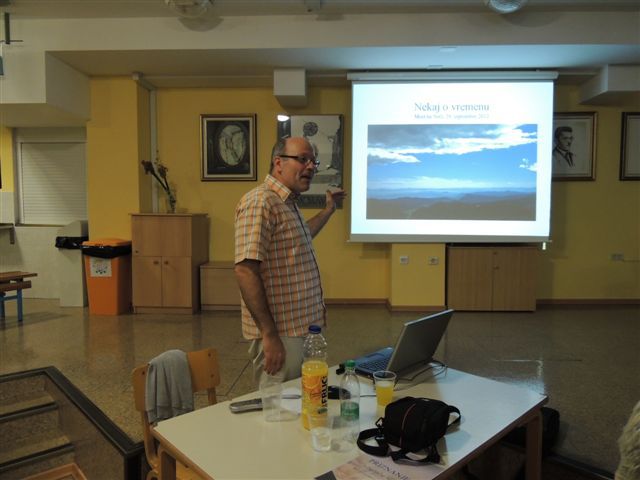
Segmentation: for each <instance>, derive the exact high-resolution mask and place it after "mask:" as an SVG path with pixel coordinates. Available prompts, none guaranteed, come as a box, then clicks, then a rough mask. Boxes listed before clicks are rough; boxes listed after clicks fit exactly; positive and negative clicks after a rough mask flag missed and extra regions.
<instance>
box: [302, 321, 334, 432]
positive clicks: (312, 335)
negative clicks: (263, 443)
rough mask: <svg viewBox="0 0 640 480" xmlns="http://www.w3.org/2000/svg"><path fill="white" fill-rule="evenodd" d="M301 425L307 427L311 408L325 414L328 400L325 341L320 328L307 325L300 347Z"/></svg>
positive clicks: (327, 368) (327, 367)
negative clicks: (307, 331)
mask: <svg viewBox="0 0 640 480" xmlns="http://www.w3.org/2000/svg"><path fill="white" fill-rule="evenodd" d="M302 354H303V357H304V361H303V362H302V415H301V417H302V425H303V426H304V428H306V429H307V430H308V429H309V419H308V416H307V415H308V413H307V412H309V411H311V409H313V411H314V412H320V413H321V414H324V415H326V412H327V400H328V398H329V397H328V380H327V377H328V375H329V366H328V365H327V342H326V340H325V339H324V337H323V336H322V329H321V328H320V327H319V326H317V325H311V326H310V327H309V334H308V335H307V337H306V338H305V340H304V345H303V347H302Z"/></svg>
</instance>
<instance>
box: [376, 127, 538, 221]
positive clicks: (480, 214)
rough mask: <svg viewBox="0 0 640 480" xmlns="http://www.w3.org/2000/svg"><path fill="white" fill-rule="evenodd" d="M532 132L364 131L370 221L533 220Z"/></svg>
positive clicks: (496, 129)
mask: <svg viewBox="0 0 640 480" xmlns="http://www.w3.org/2000/svg"><path fill="white" fill-rule="evenodd" d="M536 143H537V126H536V125H517V126H510V125H483V124H477V125H455V124H453V125H369V127H368V155H367V163H368V169H367V174H368V178H367V213H366V217H367V218H368V219H423V220H433V219H441V220H442V219H446V220H535V217H536V167H537V161H536V157H537V152H536V150H537V145H536Z"/></svg>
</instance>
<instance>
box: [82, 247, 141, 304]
mask: <svg viewBox="0 0 640 480" xmlns="http://www.w3.org/2000/svg"><path fill="white" fill-rule="evenodd" d="M82 253H83V255H84V268H85V276H86V278H87V290H88V293H89V313H91V314H93V315H119V314H121V313H127V312H129V311H130V310H131V240H122V239H120V238H101V239H98V240H89V241H86V242H82Z"/></svg>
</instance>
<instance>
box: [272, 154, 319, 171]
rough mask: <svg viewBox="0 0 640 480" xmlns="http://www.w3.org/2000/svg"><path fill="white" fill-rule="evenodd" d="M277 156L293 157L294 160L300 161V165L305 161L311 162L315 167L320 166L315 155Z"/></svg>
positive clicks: (304, 163)
mask: <svg viewBox="0 0 640 480" xmlns="http://www.w3.org/2000/svg"><path fill="white" fill-rule="evenodd" d="M278 156H279V157H281V158H293V159H294V160H296V161H297V162H298V163H301V164H302V165H306V164H307V163H309V162H311V163H312V164H313V166H314V167H315V168H318V167H319V166H320V160H318V159H317V158H315V157H305V156H304V155H278Z"/></svg>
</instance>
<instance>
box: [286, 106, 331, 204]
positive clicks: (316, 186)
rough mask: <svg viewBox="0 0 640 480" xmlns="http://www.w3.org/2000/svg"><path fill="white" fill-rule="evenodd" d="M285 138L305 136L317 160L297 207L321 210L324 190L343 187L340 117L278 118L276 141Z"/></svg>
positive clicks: (304, 116) (323, 201)
mask: <svg viewBox="0 0 640 480" xmlns="http://www.w3.org/2000/svg"><path fill="white" fill-rule="evenodd" d="M284 137H305V138H306V139H307V140H309V142H310V143H311V145H312V146H313V147H314V148H315V150H316V155H317V158H318V160H320V165H319V166H318V171H317V172H316V175H315V177H314V178H313V182H312V184H311V188H310V189H309V191H307V192H305V193H303V194H302V195H301V196H300V198H299V199H298V206H299V207H301V208H324V203H325V194H326V191H327V189H328V188H329V187H342V181H343V168H342V163H343V120H342V115H283V114H281V115H278V138H284ZM338 208H342V205H340V204H339V205H338Z"/></svg>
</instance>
